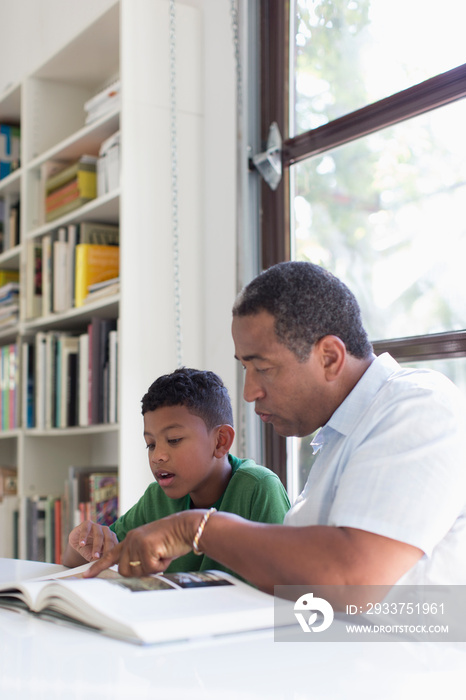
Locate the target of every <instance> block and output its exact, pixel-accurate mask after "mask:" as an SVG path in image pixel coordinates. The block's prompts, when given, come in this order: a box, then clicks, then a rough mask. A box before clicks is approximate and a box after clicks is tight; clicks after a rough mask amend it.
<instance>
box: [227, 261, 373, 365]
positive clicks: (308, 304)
mask: <svg viewBox="0 0 466 700" xmlns="http://www.w3.org/2000/svg"><path fill="white" fill-rule="evenodd" d="M261 311H267V312H268V313H270V314H271V315H272V316H273V317H274V319H275V332H276V334H277V337H278V339H279V341H280V342H281V343H283V344H284V345H285V346H286V347H287V348H288V349H289V350H291V351H292V352H294V354H295V355H296V356H297V358H298V359H299V360H300V361H301V362H304V361H306V360H307V358H308V357H309V353H310V352H311V348H312V346H313V345H314V343H316V342H317V341H318V340H320V339H321V338H323V337H324V336H326V335H335V336H338V338H340V340H342V341H343V343H344V344H345V346H346V349H347V351H348V352H349V353H350V354H351V355H353V356H354V357H357V358H360V359H363V358H366V357H368V356H369V355H370V354H371V353H372V345H371V343H370V342H369V339H368V337H367V333H366V331H365V329H364V327H363V325H362V319H361V310H360V308H359V304H358V302H357V301H356V298H355V296H354V295H353V293H352V292H351V291H350V290H349V289H348V287H347V286H346V285H345V284H343V282H341V281H340V280H339V279H338V278H337V277H335V276H334V275H332V274H331V273H330V272H328V271H327V270H324V268H322V267H319V265H314V264H312V263H308V262H297V261H291V262H283V263H279V264H278V265H274V266H273V267H270V268H269V269H268V270H265V271H264V272H262V273H261V274H260V275H258V276H257V277H256V278H255V279H253V280H252V281H251V282H250V283H249V284H248V285H247V286H246V287H245V288H244V289H243V290H242V292H240V294H239V295H238V297H237V299H236V301H235V304H234V306H233V316H251V315H254V314H258V313H260V312H261Z"/></svg>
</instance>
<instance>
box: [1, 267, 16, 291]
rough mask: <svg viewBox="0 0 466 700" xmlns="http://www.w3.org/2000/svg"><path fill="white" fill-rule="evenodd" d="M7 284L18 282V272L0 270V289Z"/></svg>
mask: <svg viewBox="0 0 466 700" xmlns="http://www.w3.org/2000/svg"><path fill="white" fill-rule="evenodd" d="M9 282H16V283H18V282H19V271H18V270H2V269H0V287H3V286H4V285H7V284H8V283H9Z"/></svg>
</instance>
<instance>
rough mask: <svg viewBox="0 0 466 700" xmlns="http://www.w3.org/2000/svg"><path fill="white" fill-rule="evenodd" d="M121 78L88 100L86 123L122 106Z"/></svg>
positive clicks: (86, 103)
mask: <svg viewBox="0 0 466 700" xmlns="http://www.w3.org/2000/svg"><path fill="white" fill-rule="evenodd" d="M120 90H121V84H120V80H119V79H117V80H114V81H113V82H111V83H110V85H107V86H106V87H105V88H104V89H103V90H100V91H99V92H98V93H97V94H96V95H93V96H92V97H91V98H89V99H88V100H86V102H85V103H84V111H85V112H86V124H91V123H92V122H93V121H95V120H96V119H100V117H103V116H104V115H105V114H107V113H108V112H110V111H112V110H114V109H118V108H119V107H120V99H121V92H120Z"/></svg>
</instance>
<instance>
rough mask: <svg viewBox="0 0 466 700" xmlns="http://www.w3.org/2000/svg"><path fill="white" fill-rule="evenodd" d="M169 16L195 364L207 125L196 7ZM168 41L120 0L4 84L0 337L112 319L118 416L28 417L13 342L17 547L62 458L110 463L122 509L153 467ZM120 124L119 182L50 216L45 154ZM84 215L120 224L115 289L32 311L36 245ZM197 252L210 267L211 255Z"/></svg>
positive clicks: (168, 310)
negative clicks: (7, 283) (110, 100)
mask: <svg viewBox="0 0 466 700" xmlns="http://www.w3.org/2000/svg"><path fill="white" fill-rule="evenodd" d="M177 23H178V26H177V47H178V57H177V83H178V106H177V109H178V110H179V114H180V119H179V124H178V136H179V142H180V144H181V148H180V153H179V158H178V163H179V171H180V182H179V192H180V195H179V196H180V198H181V199H182V201H183V207H182V209H181V210H180V215H181V221H180V225H185V226H186V224H187V226H186V228H187V230H188V233H189V235H188V237H187V239H186V243H185V246H184V249H183V252H182V259H181V266H182V275H183V284H184V285H185V288H186V290H187V291H188V292H189V293H187V294H186V295H185V297H184V308H183V311H184V318H185V326H184V338H185V345H186V347H188V348H189V353H187V354H186V355H185V358H184V363H185V364H186V365H191V366H204V365H205V360H204V350H203V346H202V335H201V333H200V332H199V329H200V328H202V327H203V325H204V318H203V315H202V313H203V312H201V309H202V306H203V295H204V289H203V286H202V285H200V284H199V279H201V278H202V276H203V274H204V273H203V269H204V267H203V266H204V262H203V254H202V251H203V246H204V245H205V244H204V242H203V211H202V206H201V203H202V202H203V197H204V192H203V183H202V178H201V177H199V163H201V162H202V157H203V150H202V149H203V128H204V125H203V98H202V95H203V64H202V60H203V59H202V56H203V50H204V49H203V47H204V43H203V27H202V13H201V12H200V11H199V10H198V9H197V8H195V7H192V6H190V4H189V3H188V4H186V5H184V4H182V3H180V4H178V6H177ZM149 28H150V31H149ZM168 41H169V33H168V2H166V0H139V1H138V2H137V3H135V2H134V1H133V0H120V1H119V2H114V3H113V4H111V6H110V7H109V9H108V10H106V11H105V12H103V14H102V15H100V16H98V17H97V18H96V19H95V20H93V21H92V22H91V23H90V24H88V25H87V26H86V27H84V29H83V30H82V31H80V32H79V34H77V35H76V36H75V37H74V38H73V39H72V40H71V41H69V42H68V43H67V44H66V45H64V46H63V47H62V48H61V49H60V50H59V51H58V53H56V54H55V55H53V56H51V57H50V58H49V59H48V60H47V61H46V62H45V63H43V64H42V65H40V66H38V67H36V68H35V69H34V70H33V71H32V72H31V73H30V74H28V75H27V76H26V77H25V78H24V79H23V80H22V81H21V83H20V84H19V85H16V86H14V87H12V88H10V89H9V90H8V92H7V93H5V94H3V95H2V96H0V123H1V122H2V120H3V121H11V122H15V123H18V124H19V125H20V128H21V162H20V167H19V169H18V170H16V171H15V172H13V173H12V174H10V175H8V177H7V178H4V179H2V180H0V200H3V202H4V203H7V207H10V206H11V205H12V204H14V203H16V202H17V201H19V203H20V240H19V242H18V245H15V246H13V247H12V248H9V249H7V250H5V251H4V252H0V269H13V270H19V271H20V316H19V319H18V321H17V323H16V324H15V325H12V326H9V327H8V328H5V329H3V330H2V329H1V327H0V346H4V345H9V344H15V343H16V344H18V346H19V347H20V348H22V347H23V346H24V345H25V344H31V345H32V344H35V342H36V338H37V336H38V335H40V334H45V335H51V334H60V333H68V334H72V335H80V334H83V333H85V331H86V329H87V328H88V325H89V324H90V322H91V321H92V319H103V320H113V321H115V322H118V333H119V336H118V367H117V371H118V388H119V391H118V405H117V415H118V422H113V423H97V424H90V425H87V426H80V425H77V426H67V427H61V428H58V427H51V426H50V425H48V426H47V425H33V426H32V425H31V426H28V425H27V424H26V422H25V418H24V396H25V385H26V378H25V374H24V367H25V361H24V358H23V356H22V355H21V354H20V361H19V369H18V372H17V375H16V376H17V387H18V395H19V398H20V400H19V406H18V407H17V415H18V421H17V425H16V426H15V427H14V428H9V429H7V430H0V466H6V467H9V466H14V467H16V469H17V483H18V496H17V500H18V506H19V539H18V554H19V556H20V557H21V558H25V557H26V556H27V552H28V541H27V540H28V534H27V527H26V524H27V523H26V512H27V499H28V498H29V497H32V496H37V495H40V496H55V497H57V496H61V495H63V484H64V481H65V479H66V477H67V474H68V469H69V467H70V466H86V465H87V466H95V467H99V466H102V465H118V470H119V482H120V508H121V510H123V511H125V510H127V508H129V507H130V506H131V505H132V504H133V503H134V502H135V501H136V500H137V498H138V497H139V496H140V494H141V493H142V492H143V490H144V489H145V487H146V486H147V484H148V483H149V482H150V480H151V475H150V472H149V469H148V467H147V457H146V453H145V449H144V441H143V438H142V419H141V415H140V400H141V397H142V395H143V393H144V392H145V391H146V390H147V388H148V386H149V385H150V384H151V382H152V381H153V379H155V377H156V376H158V375H159V374H162V373H164V372H169V371H172V370H173V369H174V367H175V366H176V360H175V334H174V320H173V301H172V296H173V291H172V290H173V267H172V248H171V228H170V227H171V224H170V221H171V193H170V177H169V172H170V144H169V137H168V134H169V128H170V115H169V94H170V93H169V79H168V75H169V46H168ZM116 79H119V80H120V81H121V86H122V94H121V102H120V104H119V105H118V106H116V107H115V108H111V109H110V110H109V111H108V112H106V113H105V114H103V115H102V116H100V117H97V118H96V119H95V121H92V122H90V123H86V113H85V110H84V104H85V103H86V101H87V100H89V99H90V98H91V97H92V96H93V95H95V94H97V93H98V92H99V91H101V90H102V89H103V88H105V87H106V86H107V85H109V84H111V83H112V82H113V81H115V80H116ZM117 132H119V134H120V137H121V146H120V148H121V151H120V152H121V173H120V186H119V187H113V188H112V189H111V191H109V192H107V193H105V194H104V195H100V196H97V197H96V198H95V199H92V200H91V201H89V202H87V203H86V204H84V205H83V206H81V207H80V208H79V209H76V210H73V211H71V212H69V213H68V214H65V215H63V216H60V217H59V218H56V219H54V220H52V221H46V220H45V217H44V180H46V178H47V175H48V173H49V172H50V170H51V167H50V164H56V163H59V162H69V161H73V160H75V159H79V158H80V157H81V156H82V155H83V154H86V155H91V156H98V154H99V149H100V147H101V145H102V143H103V142H105V141H107V140H108V139H109V138H110V137H112V135H113V134H116V133H117ZM4 208H5V207H4ZM184 219H186V221H184ZM85 222H100V223H103V224H118V225H119V235H120V245H119V247H120V280H121V286H120V291H119V292H118V293H117V294H114V295H112V296H110V297H103V298H101V299H100V300H99V299H96V300H95V301H92V302H91V303H88V304H85V305H83V306H80V307H78V308H75V307H74V306H71V307H69V308H67V309H66V310H64V311H61V312H54V311H53V310H52V311H47V312H46V313H42V311H43V307H42V305H41V307H40V311H39V312H38V313H35V314H32V313H31V311H30V308H29V307H28V295H29V296H31V280H32V279H33V277H32V275H31V250H32V248H33V247H34V245H36V246H39V244H40V245H42V242H43V240H44V238H46V237H47V236H49V235H50V234H52V235H54V234H55V232H57V231H58V229H60V228H62V227H63V228H65V229H66V230H67V231H68V229H69V228H70V227H72V226H74V225H77V226H79V225H80V224H83V223H85ZM205 265H206V269H208V268H207V265H208V263H207V262H206V263H205ZM226 296H227V297H228V301H227V310H228V311H229V307H230V304H231V298H232V294H231V293H230V292H228V290H227V292H226ZM228 325H229V320H228V318H226V319H225V326H226V327H228ZM213 369H215V366H214V367H213ZM220 373H222V372H221V370H220ZM21 400H22V404H23V405H22V404H21ZM4 510H5V509H4ZM0 516H1V514H0ZM3 554H4V555H5V552H4V551H3ZM9 555H11V552H10V553H9Z"/></svg>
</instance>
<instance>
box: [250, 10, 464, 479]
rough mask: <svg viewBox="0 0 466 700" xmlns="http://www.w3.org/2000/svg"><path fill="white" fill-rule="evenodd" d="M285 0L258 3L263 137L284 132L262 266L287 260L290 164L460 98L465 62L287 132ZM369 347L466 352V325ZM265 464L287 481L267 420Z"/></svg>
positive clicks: (266, 205)
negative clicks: (279, 175)
mask: <svg viewBox="0 0 466 700" xmlns="http://www.w3.org/2000/svg"><path fill="white" fill-rule="evenodd" d="M290 11H291V5H290V1H289V0H285V1H283V0H261V2H260V45H261V51H260V77H261V120H260V121H261V125H260V128H261V140H262V143H263V144H264V147H265V143H266V141H267V136H268V131H269V127H270V124H271V123H272V122H276V123H277V124H278V127H279V129H280V133H281V135H282V140H283V141H282V173H283V175H282V180H281V182H280V184H279V185H278V187H277V189H276V190H271V189H270V188H269V187H268V185H267V184H266V183H265V182H262V184H261V217H260V222H261V223H260V237H261V244H260V249H261V256H262V259H261V265H262V269H267V268H268V267H270V266H271V265H274V264H276V263H278V262H282V261H286V260H290V255H291V251H290V239H291V236H290V166H292V165H294V164H295V163H298V162H300V161H302V160H305V159H307V158H311V157H313V156H315V155H318V154H320V153H323V152H324V151H328V150H331V149H332V148H335V147H336V146H340V145H342V144H344V143H349V142H350V141H353V140H355V139H358V138H361V137H363V136H366V135H367V134H370V133H373V132H376V131H379V130H381V129H383V128H385V127H387V126H391V125H393V124H397V123H400V122H402V121H405V120H407V119H410V118H412V117H415V116H418V115H420V114H424V113H427V112H430V111H432V110H434V109H437V108H439V107H442V106H445V105H447V104H450V103H452V102H454V101H456V100H459V99H463V98H465V97H466V64H463V65H461V66H458V67H456V68H453V69H451V70H449V71H446V72H444V73H441V74H439V75H436V76H434V77H432V78H429V79H428V80H425V81H423V82H421V83H419V84H417V85H414V86H412V87H409V88H407V89H405V90H402V91H400V92H398V93H396V94H394V95H390V96H389V97H386V98H384V99H381V100H378V101H376V102H374V103H371V104H369V105H366V106H365V107H363V108H361V109H358V110H355V111H354V112H351V113H349V114H346V115H344V116H342V117H339V118H338V119H335V120H333V121H331V122H329V123H327V124H324V125H322V126H320V127H317V128H315V129H311V130H309V131H307V132H304V133H302V134H299V135H297V136H294V137H290V134H289V104H290V77H289V71H290V42H291V37H290V27H291V25H292V21H291V19H290ZM372 342H373V347H374V352H375V353H376V354H377V355H378V354H380V353H382V352H390V354H391V355H392V356H393V357H394V358H395V359H396V360H397V361H399V362H419V361H422V360H434V359H445V358H458V357H466V330H464V331H455V332H448V333H439V334H433V335H422V336H413V337H406V338H393V339H388V340H384V341H372ZM264 451H265V455H264V457H265V463H266V464H268V465H273V466H272V468H273V469H274V471H276V473H277V474H278V476H279V477H280V479H281V480H282V482H283V483H284V484H285V486H286V482H287V476H286V474H287V444H286V439H285V438H283V437H280V436H279V435H277V434H276V433H275V432H274V431H273V429H272V427H271V426H265V432H264Z"/></svg>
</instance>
